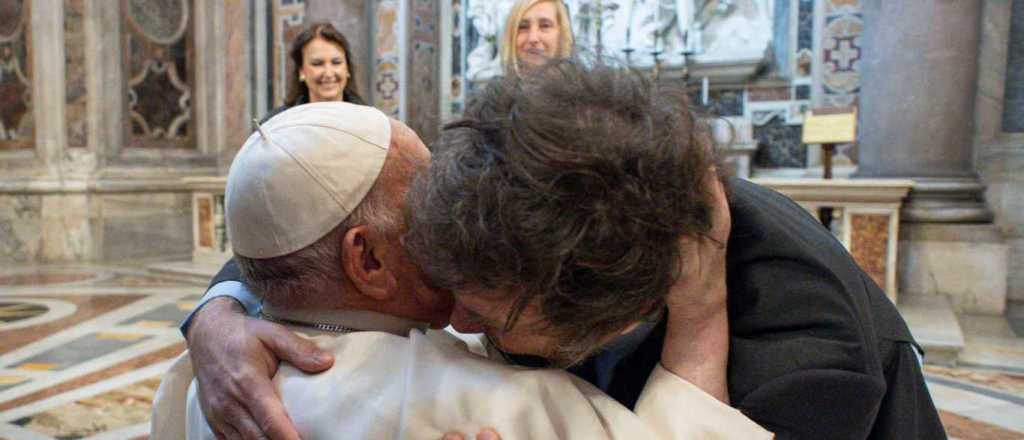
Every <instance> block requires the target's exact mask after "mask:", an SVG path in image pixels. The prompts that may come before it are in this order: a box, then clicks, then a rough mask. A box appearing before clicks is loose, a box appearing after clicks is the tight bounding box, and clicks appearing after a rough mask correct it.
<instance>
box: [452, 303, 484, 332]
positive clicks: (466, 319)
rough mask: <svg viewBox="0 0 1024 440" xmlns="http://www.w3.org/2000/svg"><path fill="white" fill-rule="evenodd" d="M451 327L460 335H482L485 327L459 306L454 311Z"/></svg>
mask: <svg viewBox="0 0 1024 440" xmlns="http://www.w3.org/2000/svg"><path fill="white" fill-rule="evenodd" d="M451 325H452V327H453V328H455V330H456V331H458V332H460V333H480V332H483V331H484V326H483V325H481V324H480V323H478V322H476V321H475V320H474V319H471V318H470V316H469V314H468V313H467V312H466V309H463V308H462V307H459V306H458V305H456V306H455V308H454V309H452V316H451Z"/></svg>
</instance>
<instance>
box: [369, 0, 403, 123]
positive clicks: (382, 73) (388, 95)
mask: <svg viewBox="0 0 1024 440" xmlns="http://www.w3.org/2000/svg"><path fill="white" fill-rule="evenodd" d="M399 1H402V0H380V1H378V2H377V5H376V9H375V11H374V23H373V24H374V27H373V35H374V43H373V65H374V71H373V87H372V88H371V90H372V93H373V98H372V99H373V105H374V107H377V108H378V109H380V110H381V111H383V112H384V113H386V114H388V115H390V116H392V117H396V118H400V117H401V116H402V113H403V112H402V105H403V104H404V96H403V93H404V91H403V71H402V56H403V55H402V52H401V44H400V41H402V39H403V38H405V33H404V31H403V28H404V23H403V22H402V21H401V18H402V17H401V10H400V9H401V7H400V5H399Z"/></svg>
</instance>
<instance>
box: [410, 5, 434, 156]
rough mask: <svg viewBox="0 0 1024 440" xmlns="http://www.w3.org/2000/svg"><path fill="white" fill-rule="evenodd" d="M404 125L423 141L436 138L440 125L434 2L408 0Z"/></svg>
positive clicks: (426, 141) (427, 141) (430, 140)
mask: <svg viewBox="0 0 1024 440" xmlns="http://www.w3.org/2000/svg"><path fill="white" fill-rule="evenodd" d="M410 5H411V9H412V11H411V12H412V17H411V20H410V23H409V26H410V27H411V31H412V32H410V34H411V37H412V38H411V41H410V46H411V47H410V48H409V49H410V53H409V60H410V61H409V63H408V65H409V72H408V75H407V76H406V80H407V81H408V89H407V90H408V93H407V99H408V112H407V118H408V121H407V122H408V124H409V126H410V127H411V128H412V129H413V130H415V131H416V133H417V134H419V135H420V138H422V139H423V141H424V142H425V143H428V144H429V143H431V142H433V141H434V140H435V139H437V135H438V132H439V128H440V127H439V125H440V113H439V107H438V105H439V102H440V90H439V88H440V86H441V85H440V84H439V74H440V72H439V69H440V63H439V51H438V46H439V45H440V35H439V32H438V18H439V15H440V11H439V9H438V4H437V2H424V1H419V2H411V4H410Z"/></svg>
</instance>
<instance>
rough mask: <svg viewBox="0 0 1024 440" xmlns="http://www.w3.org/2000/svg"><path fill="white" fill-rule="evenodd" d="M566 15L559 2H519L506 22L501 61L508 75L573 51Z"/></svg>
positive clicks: (537, 0) (544, 0) (553, 0)
mask: <svg viewBox="0 0 1024 440" xmlns="http://www.w3.org/2000/svg"><path fill="white" fill-rule="evenodd" d="M572 45H573V39H572V27H571V26H570V22H569V12H568V11H567V10H566V9H565V4H563V3H562V2H561V1H560V0H521V1H519V2H517V3H516V4H515V6H513V7H512V10H511V11H510V12H509V14H508V19H507V20H506V21H505V33H504V38H503V41H502V45H501V62H502V65H504V66H505V70H506V71H507V72H512V73H516V72H518V71H519V69H521V68H523V67H526V66H538V65H541V64H544V62H545V61H547V60H549V59H552V58H564V57H567V56H569V54H570V53H571V52H572Z"/></svg>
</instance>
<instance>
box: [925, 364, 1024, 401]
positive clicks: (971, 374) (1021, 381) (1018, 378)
mask: <svg viewBox="0 0 1024 440" xmlns="http://www.w3.org/2000/svg"><path fill="white" fill-rule="evenodd" d="M924 369H925V373H928V374H935V375H939V376H944V377H948V378H951V379H956V380H961V381H965V382H970V383H974V384H977V385H982V386H986V387H990V388H995V389H998V390H1003V391H1009V392H1012V393H1018V394H1021V395H1024V374H1015V373H1007V372H1002V371H986V370H979V369H968V368H950V367H942V366H938V365H926V366H925V367H924Z"/></svg>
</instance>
